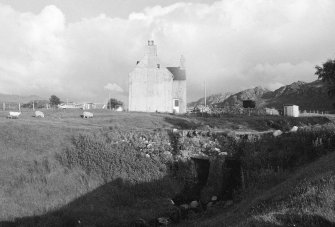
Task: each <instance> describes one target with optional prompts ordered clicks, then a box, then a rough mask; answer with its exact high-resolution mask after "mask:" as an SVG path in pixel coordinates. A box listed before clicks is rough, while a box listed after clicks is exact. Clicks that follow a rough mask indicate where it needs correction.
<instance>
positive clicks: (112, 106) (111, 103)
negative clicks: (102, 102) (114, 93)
mask: <svg viewBox="0 0 335 227" xmlns="http://www.w3.org/2000/svg"><path fill="white" fill-rule="evenodd" d="M119 106H123V102H121V101H119V100H117V99H114V98H111V99H110V100H109V102H108V103H107V109H115V108H118V107H119Z"/></svg>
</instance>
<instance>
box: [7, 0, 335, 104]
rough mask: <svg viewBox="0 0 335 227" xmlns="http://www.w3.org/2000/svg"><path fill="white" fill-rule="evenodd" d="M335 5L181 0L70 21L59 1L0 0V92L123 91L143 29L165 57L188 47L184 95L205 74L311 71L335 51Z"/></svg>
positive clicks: (245, 82)
mask: <svg viewBox="0 0 335 227" xmlns="http://www.w3.org/2000/svg"><path fill="white" fill-rule="evenodd" d="M334 8H335V2H334V1H333V0H283V1H268V0H259V1H257V2H256V3H255V2H251V1H249V0H229V1H228V0H221V1H217V2H215V3H211V4H203V3H183V2H181V3H176V4H173V5H170V6H166V7H161V6H155V7H148V8H145V9H144V10H143V11H141V12H134V13H131V14H130V15H129V17H128V18H125V19H121V18H112V17H109V16H107V15H104V14H101V15H99V16H97V17H94V18H84V19H82V20H80V21H77V22H72V23H68V22H66V20H65V18H66V15H64V13H63V12H62V11H61V10H60V9H59V8H58V7H57V6H47V7H45V8H44V9H43V10H42V11H41V12H40V13H39V14H33V13H29V12H25V13H22V12H17V11H15V10H14V9H12V8H11V7H10V6H7V5H1V4H0V26H1V30H2V33H3V34H6V35H2V36H0V50H1V51H0V93H15V94H38V95H44V96H46V97H48V96H49V95H50V94H58V95H59V96H60V97H71V98H75V99H77V100H83V99H85V100H88V99H90V100H92V101H102V100H104V97H106V94H105V93H106V91H104V90H103V89H101V88H102V87H104V86H105V85H106V84H108V83H109V82H110V81H114V82H115V84H114V85H116V86H118V87H120V88H122V87H123V88H125V91H124V92H119V93H118V94H116V95H117V96H118V97H117V98H120V99H123V100H126V99H127V87H128V84H127V83H128V73H129V72H130V71H131V70H132V69H133V68H134V66H135V64H136V61H137V60H140V59H141V58H142V57H143V55H144V45H145V44H146V41H147V40H149V39H154V40H155V43H157V44H158V55H159V57H160V59H161V61H162V65H166V66H173V65H178V64H179V57H180V55H181V54H183V55H184V56H185V58H186V69H187V74H188V98H189V100H192V99H195V98H198V97H200V96H201V95H202V84H203V81H204V80H205V79H206V81H207V86H208V92H210V93H216V92H224V91H238V90H239V89H241V88H246V87H252V86H257V85H261V86H264V87H267V88H270V89H271V88H277V87H278V86H280V85H281V84H288V83H291V82H294V81H297V80H303V81H312V80H314V79H316V77H315V75H314V66H315V65H316V64H321V63H322V62H324V61H325V60H326V59H327V58H330V57H335V56H334V54H335V46H334V45H333V37H335V26H333V25H334V24H335V14H334V13H333V9H334ZM110 86H111V87H114V89H115V88H116V86H113V84H111V85H110Z"/></svg>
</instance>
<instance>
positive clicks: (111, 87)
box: [104, 83, 123, 92]
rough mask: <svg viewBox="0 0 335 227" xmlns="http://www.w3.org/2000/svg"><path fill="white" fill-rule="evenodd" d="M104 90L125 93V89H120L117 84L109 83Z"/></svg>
mask: <svg viewBox="0 0 335 227" xmlns="http://www.w3.org/2000/svg"><path fill="white" fill-rule="evenodd" d="M104 88H105V89H106V90H109V91H115V92H123V89H122V87H120V86H119V85H117V84H115V83H113V84H112V83H108V84H106V85H105V86H104Z"/></svg>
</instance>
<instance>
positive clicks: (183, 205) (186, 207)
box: [180, 204, 190, 210]
mask: <svg viewBox="0 0 335 227" xmlns="http://www.w3.org/2000/svg"><path fill="white" fill-rule="evenodd" d="M180 207H181V208H182V209H184V210H188V209H190V206H189V205H188V204H181V205H180Z"/></svg>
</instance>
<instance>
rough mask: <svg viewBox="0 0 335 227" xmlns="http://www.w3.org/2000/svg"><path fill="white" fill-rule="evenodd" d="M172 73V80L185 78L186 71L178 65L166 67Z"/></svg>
mask: <svg viewBox="0 0 335 227" xmlns="http://www.w3.org/2000/svg"><path fill="white" fill-rule="evenodd" d="M166 68H167V69H168V70H169V71H170V72H171V73H172V75H173V80H186V73H185V70H184V69H180V67H166Z"/></svg>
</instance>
